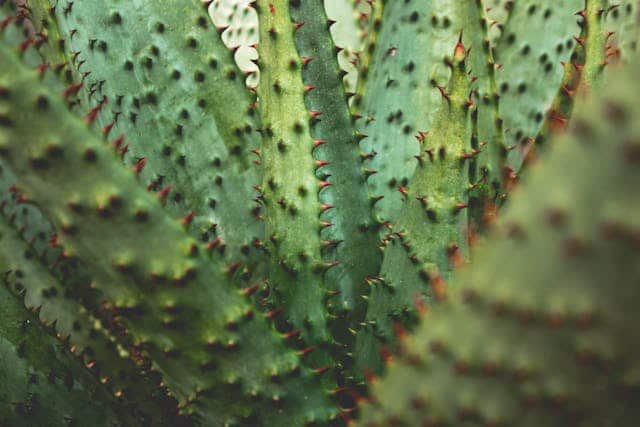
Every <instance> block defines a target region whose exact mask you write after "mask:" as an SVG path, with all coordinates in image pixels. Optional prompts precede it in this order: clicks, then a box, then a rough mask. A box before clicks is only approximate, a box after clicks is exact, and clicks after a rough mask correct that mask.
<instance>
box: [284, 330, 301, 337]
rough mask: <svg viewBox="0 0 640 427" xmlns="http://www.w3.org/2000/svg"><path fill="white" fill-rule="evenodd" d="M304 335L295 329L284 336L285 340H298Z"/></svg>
mask: <svg viewBox="0 0 640 427" xmlns="http://www.w3.org/2000/svg"><path fill="white" fill-rule="evenodd" d="M301 333H302V331H301V330H300V329H293V330H291V331H289V332H287V333H285V334H284V335H283V337H284V339H285V340H288V339H291V338H297V337H299V336H300V334H301Z"/></svg>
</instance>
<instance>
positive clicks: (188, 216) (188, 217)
mask: <svg viewBox="0 0 640 427" xmlns="http://www.w3.org/2000/svg"><path fill="white" fill-rule="evenodd" d="M195 216H196V213H195V211H189V213H187V214H186V215H185V216H183V217H182V219H181V220H180V221H181V222H182V223H183V224H184V225H189V224H191V222H192V221H193V218H194V217H195Z"/></svg>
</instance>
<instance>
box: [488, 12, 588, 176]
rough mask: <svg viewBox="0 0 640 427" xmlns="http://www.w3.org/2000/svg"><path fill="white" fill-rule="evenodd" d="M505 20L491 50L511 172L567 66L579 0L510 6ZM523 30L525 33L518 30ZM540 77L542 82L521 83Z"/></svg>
mask: <svg viewBox="0 0 640 427" xmlns="http://www.w3.org/2000/svg"><path fill="white" fill-rule="evenodd" d="M512 4H513V5H512V10H511V12H510V14H509V19H508V20H507V22H506V23H505V26H504V30H503V33H502V36H501V37H500V39H499V41H498V43H497V45H496V47H495V53H496V55H495V60H496V62H497V63H498V64H499V65H500V67H499V69H498V70H497V72H496V80H497V84H498V89H499V93H500V104H501V111H502V116H503V117H502V118H503V120H504V129H505V139H506V142H507V146H508V147H511V151H510V153H509V163H508V164H509V166H510V167H511V169H512V170H513V172H512V173H517V172H518V171H519V170H520V167H521V165H522V161H523V158H524V156H525V154H526V148H527V147H528V145H529V144H530V142H529V141H530V140H531V139H532V138H535V137H536V135H537V133H538V131H539V130H540V127H541V126H542V124H543V121H544V118H545V116H546V113H547V111H548V110H549V107H550V105H551V103H552V102H553V99H554V96H555V95H556V92H557V90H558V88H559V87H560V82H561V80H562V78H563V71H564V69H563V67H562V64H561V62H567V61H568V60H569V57H570V55H571V52H572V50H573V47H574V45H575V40H574V38H573V37H577V36H578V35H579V34H580V27H579V26H578V25H577V21H578V18H579V17H578V16H576V15H575V14H576V12H578V11H580V10H581V8H582V6H583V5H584V0H565V1H560V2H558V1H555V0H553V1H537V0H525V1H514V2H512ZM524 28H526V31H524V30H523V29H524ZM542 77H543V78H544V81H545V83H544V84H535V85H534V84H527V82H529V81H532V80H535V79H538V78H542Z"/></svg>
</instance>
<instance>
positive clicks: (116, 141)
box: [111, 135, 124, 149]
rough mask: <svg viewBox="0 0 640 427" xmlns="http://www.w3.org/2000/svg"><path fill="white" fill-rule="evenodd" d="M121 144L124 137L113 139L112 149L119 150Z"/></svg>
mask: <svg viewBox="0 0 640 427" xmlns="http://www.w3.org/2000/svg"><path fill="white" fill-rule="evenodd" d="M123 142H124V135H120V136H119V137H117V138H116V139H114V140H113V142H112V143H111V144H112V145H113V147H114V148H116V149H117V148H120V146H121V145H122V143H123Z"/></svg>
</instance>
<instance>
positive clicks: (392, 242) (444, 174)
mask: <svg viewBox="0 0 640 427" xmlns="http://www.w3.org/2000/svg"><path fill="white" fill-rule="evenodd" d="M466 63H467V49H466V48H465V47H464V45H463V44H462V41H459V42H458V43H457V44H456V46H455V50H454V52H453V55H452V59H451V60H450V67H451V70H452V73H451V77H450V81H449V84H448V85H447V87H442V88H441V90H442V94H443V95H442V96H443V98H442V100H441V105H440V110H439V112H438V115H437V117H436V118H435V119H434V121H433V124H432V127H431V129H430V131H429V134H428V135H426V136H425V137H424V140H423V141H421V151H420V154H419V157H420V158H419V160H418V167H417V169H416V173H415V175H414V177H413V179H412V180H411V184H410V187H409V188H408V189H407V190H405V192H406V194H405V196H406V200H405V201H404V205H403V207H402V211H401V213H400V217H399V220H398V222H397V224H396V226H395V227H394V230H393V233H391V234H389V235H388V236H387V237H386V241H385V242H384V245H385V248H384V251H383V252H384V261H383V263H382V269H381V275H380V277H379V278H377V279H375V280H372V285H373V289H372V292H371V295H370V296H369V301H370V304H369V307H368V311H367V327H368V328H370V330H371V334H372V335H373V336H377V337H378V338H382V340H383V341H388V340H391V339H392V337H393V335H394V328H393V323H394V321H395V322H398V323H407V321H409V320H410V316H411V314H410V313H407V310H408V308H409V307H413V305H414V304H415V303H416V298H422V296H423V295H424V294H426V293H427V292H429V294H431V291H433V292H435V294H436V295H437V294H438V292H439V289H438V286H439V285H438V284H440V283H441V282H442V281H443V280H446V278H448V271H449V270H450V269H451V267H452V266H453V265H454V264H455V262H456V261H455V259H459V260H462V259H463V258H465V257H466V254H467V249H466V246H467V245H466V235H465V233H466V231H467V220H468V218H467V213H466V209H465V208H466V205H467V203H468V199H467V198H466V193H467V191H468V188H469V179H468V175H469V172H468V167H469V165H468V161H469V159H468V158H466V157H465V154H468V153H470V151H471V144H470V142H471V120H470V109H471V106H472V105H473V101H472V100H471V99H470V98H469V96H470V94H471V84H470V79H469V76H468V75H467V64H466ZM432 182H440V185H439V186H438V187H437V188H433V187H432V186H431V185H430V183H432ZM418 242H420V244H418ZM443 242H447V243H446V244H443ZM447 244H448V246H447ZM458 262H459V261H458ZM428 285H430V286H431V287H432V288H433V289H429V291H427V286H428ZM361 337H364V338H367V337H368V336H367V335H361ZM371 345H372V343H370V342H367V341H363V344H362V346H363V347H364V348H362V349H360V348H358V347H356V353H357V354H363V355H368V356H369V357H371V355H372V354H373V355H376V354H377V353H375V352H372V351H371V350H369V349H367V347H368V346H371ZM367 350H369V351H367ZM368 362H369V363H368V364H369V366H366V365H365V366H364V367H365V368H369V369H373V370H375V371H377V372H378V371H380V367H379V366H376V365H375V364H373V363H371V362H370V361H368ZM377 362H378V363H379V361H377Z"/></svg>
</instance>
